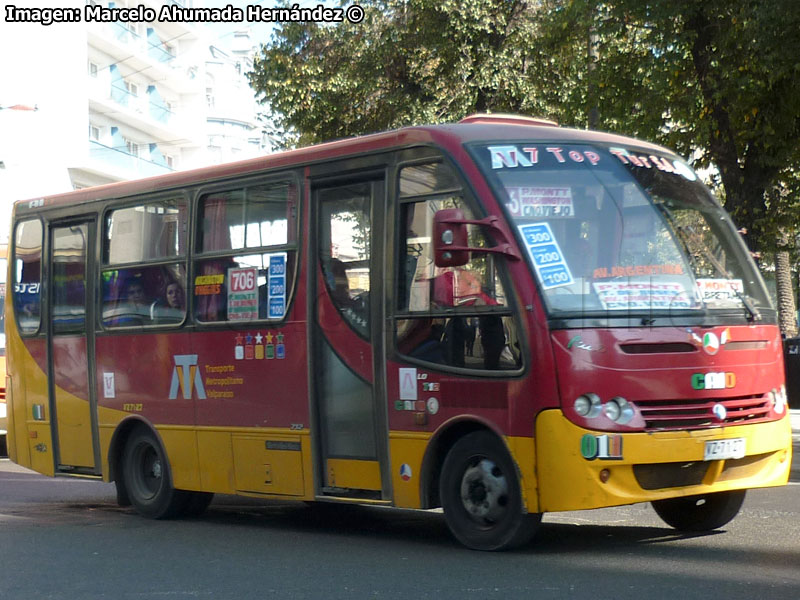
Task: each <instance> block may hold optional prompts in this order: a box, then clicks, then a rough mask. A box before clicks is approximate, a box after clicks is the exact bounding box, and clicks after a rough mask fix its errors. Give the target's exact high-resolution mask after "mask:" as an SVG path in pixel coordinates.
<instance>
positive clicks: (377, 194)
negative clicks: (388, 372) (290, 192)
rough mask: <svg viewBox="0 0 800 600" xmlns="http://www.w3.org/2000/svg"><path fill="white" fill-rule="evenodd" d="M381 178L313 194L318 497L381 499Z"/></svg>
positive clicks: (384, 481)
mask: <svg viewBox="0 0 800 600" xmlns="http://www.w3.org/2000/svg"><path fill="white" fill-rule="evenodd" d="M384 195H385V185H384V180H383V177H382V176H381V177H379V178H372V179H359V180H356V181H354V180H352V179H348V180H346V181H341V180H339V181H337V182H336V183H332V184H328V185H325V186H323V187H318V188H316V189H315V190H314V202H313V207H314V212H313V213H312V218H313V219H314V222H315V227H316V234H317V235H316V236H315V238H316V239H315V251H314V252H313V254H312V257H313V260H312V261H311V262H312V264H313V276H312V280H313V281H312V286H311V288H312V290H313V293H312V294H311V297H312V298H314V300H315V306H314V314H315V323H314V326H313V327H312V336H313V337H312V348H313V360H312V361H311V367H310V368H311V375H310V377H311V383H312V387H313V389H314V390H315V395H314V400H315V411H314V418H315V426H314V429H315V432H316V437H315V448H316V457H317V465H318V467H317V473H316V475H317V477H316V481H317V483H318V485H317V489H318V493H319V494H321V495H322V496H328V497H331V496H333V497H342V498H344V497H346V498H354V499H362V500H373V501H382V500H383V501H388V499H390V498H391V489H390V483H389V481H390V477H389V472H388V468H387V465H388V433H387V425H386V422H387V421H386V412H385V403H384V402H382V401H381V399H382V398H383V397H384V394H385V390H384V389H383V388H384V383H383V381H384V378H383V376H382V375H381V373H382V372H383V359H382V358H381V357H382V355H383V347H382V344H383V339H382V327H381V323H382V317H381V315H382V310H383V303H382V302H381V298H382V297H383V288H382V286H383V282H382V277H381V273H380V268H379V267H378V265H380V264H381V259H382V255H383V248H382V243H381V242H380V240H382V239H383V237H384V236H383V231H382V229H383V227H382V225H381V224H380V219H377V218H375V217H374V216H373V215H374V212H375V211H376V210H382V207H383V200H384Z"/></svg>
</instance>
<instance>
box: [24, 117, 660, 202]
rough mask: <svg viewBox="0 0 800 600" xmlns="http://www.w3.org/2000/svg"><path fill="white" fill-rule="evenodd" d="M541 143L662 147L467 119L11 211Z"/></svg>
mask: <svg viewBox="0 0 800 600" xmlns="http://www.w3.org/2000/svg"><path fill="white" fill-rule="evenodd" d="M514 140H526V141H541V142H546V143H575V142H599V143H617V144H620V145H625V146H636V147H639V148H642V149H646V150H657V151H662V152H663V151H664V150H665V149H664V148H662V147H661V146H657V145H655V144H651V143H649V142H644V141H641V140H638V139H634V138H630V137H625V136H621V135H617V134H611V133H605V132H600V131H588V130H580V129H570V128H564V127H558V126H556V124H555V123H553V122H552V121H547V120H544V119H530V118H526V117H517V116H515V115H491V114H488V115H472V116H470V117H467V118H465V119H464V122H461V123H451V124H441V125H424V126H412V127H405V128H402V129H397V130H394V131H388V132H383V133H376V134H370V135H365V136H359V137H354V138H347V139H342V140H336V141H333V142H326V143H323V144H316V145H313V146H307V147H304V148H298V149H296V150H287V151H284V152H276V153H273V154H267V155H264V156H260V157H257V158H251V159H248V160H242V161H237V162H232V163H226V164H220V165H213V166H209V167H202V168H198V169H191V170H187V171H176V172H174V173H168V174H166V175H157V176H155V177H148V178H144V179H135V180H130V181H122V182H116V183H109V184H104V185H99V186H95V187H89V188H84V189H81V190H75V191H72V192H65V193H62V194H54V195H50V196H44V197H34V198H29V199H26V200H18V201H16V202H15V203H14V213H15V215H19V214H21V213H23V214H24V213H28V212H29V211H30V212H36V211H37V210H38V209H42V208H53V207H57V206H65V205H75V204H82V203H86V202H93V201H97V200H106V199H110V198H125V197H127V196H133V195H138V194H146V193H153V192H159V191H168V190H170V189H175V188H181V187H185V186H190V185H195V184H197V183H198V182H212V181H217V180H224V179H227V178H230V177H236V176H243V175H249V174H255V173H258V172H261V171H268V170H273V169H280V168H290V167H292V168H294V167H299V166H303V165H311V164H314V163H318V162H323V161H326V160H335V159H341V158H347V157H350V156H353V157H354V156H359V155H363V154H367V153H372V152H381V151H384V150H386V151H389V150H393V149H399V148H404V147H412V146H418V145H436V146H439V147H441V148H443V149H444V150H446V151H449V152H451V153H455V152H458V150H459V149H460V147H461V145H463V144H465V143H469V142H477V141H486V142H497V141H514Z"/></svg>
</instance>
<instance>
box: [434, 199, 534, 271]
mask: <svg viewBox="0 0 800 600" xmlns="http://www.w3.org/2000/svg"><path fill="white" fill-rule="evenodd" d="M500 222H501V221H500V218H499V217H497V216H489V217H486V218H485V219H477V220H476V219H465V218H464V213H463V212H462V211H461V210H460V209H458V208H447V209H443V210H440V211H437V212H436V214H435V215H434V217H433V234H434V262H435V264H436V266H437V267H458V266H461V265H465V264H467V263H468V262H469V259H470V253H472V252H480V253H484V254H502V255H504V256H507V257H508V258H510V259H513V260H521V257H520V255H519V252H517V250H516V249H515V248H514V245H513V244H512V243H511V241H510V240H509V239H508V235H507V234H506V231H505V230H504V229H503V228H502V227H501V226H500ZM467 225H479V226H481V227H485V228H486V229H488V230H489V232H490V234H491V236H492V237H493V238H494V239H495V241H496V242H497V243H496V244H495V245H494V246H492V247H491V248H473V247H470V246H469V242H468V238H467Z"/></svg>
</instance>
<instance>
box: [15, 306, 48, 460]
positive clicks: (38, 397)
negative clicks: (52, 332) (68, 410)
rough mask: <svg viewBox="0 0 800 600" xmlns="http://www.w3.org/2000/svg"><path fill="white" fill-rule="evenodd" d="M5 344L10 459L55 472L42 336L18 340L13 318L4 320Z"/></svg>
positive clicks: (45, 352)
mask: <svg viewBox="0 0 800 600" xmlns="http://www.w3.org/2000/svg"><path fill="white" fill-rule="evenodd" d="M6 345H7V349H8V367H9V373H12V377H11V386H12V389H11V394H10V396H11V403H10V404H9V405H8V410H9V411H12V412H13V416H12V418H11V419H10V420H11V421H12V422H13V423H14V427H13V430H11V429H10V430H9V432H8V443H9V447H11V446H13V452H14V454H13V455H11V456H13V457H14V461H15V462H16V463H17V464H19V465H21V466H23V467H28V468H29V469H33V470H34V471H37V472H39V473H42V474H44V475H53V474H54V473H55V461H54V459H53V443H52V437H51V433H50V408H49V403H48V391H47V372H46V365H47V361H46V357H47V344H46V341H45V339H44V338H33V339H27V340H24V341H23V340H22V339H21V338H20V337H19V334H18V333H17V330H16V325H15V324H14V321H13V319H8V320H7V321H6Z"/></svg>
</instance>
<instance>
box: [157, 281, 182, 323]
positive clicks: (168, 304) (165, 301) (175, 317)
mask: <svg viewBox="0 0 800 600" xmlns="http://www.w3.org/2000/svg"><path fill="white" fill-rule="evenodd" d="M185 309H186V302H185V301H184V296H183V286H182V285H181V284H180V283H178V282H177V281H167V285H166V287H165V289H164V296H163V297H162V298H159V299H158V300H156V301H155V302H153V304H152V305H151V306H150V318H151V319H153V321H154V322H157V323H178V322H180V321H182V320H183V313H184V310H185Z"/></svg>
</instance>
